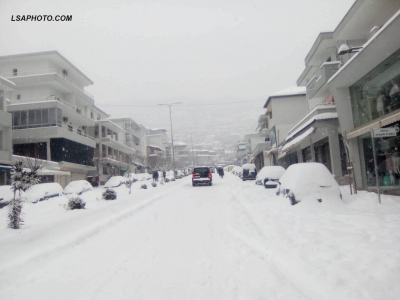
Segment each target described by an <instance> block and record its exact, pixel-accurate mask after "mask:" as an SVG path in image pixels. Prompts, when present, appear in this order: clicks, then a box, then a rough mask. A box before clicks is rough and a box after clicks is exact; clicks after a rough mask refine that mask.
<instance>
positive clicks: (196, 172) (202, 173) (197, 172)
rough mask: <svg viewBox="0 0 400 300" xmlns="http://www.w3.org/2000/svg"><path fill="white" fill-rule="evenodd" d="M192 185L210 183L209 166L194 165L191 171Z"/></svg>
mask: <svg viewBox="0 0 400 300" xmlns="http://www.w3.org/2000/svg"><path fill="white" fill-rule="evenodd" d="M192 185H193V186H196V185H210V186H211V185H212V174H211V171H210V168H209V167H195V168H194V169H193V172H192Z"/></svg>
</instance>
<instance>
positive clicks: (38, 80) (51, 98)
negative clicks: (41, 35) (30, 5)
mask: <svg viewBox="0 0 400 300" xmlns="http://www.w3.org/2000/svg"><path fill="white" fill-rule="evenodd" d="M0 71H1V73H2V76H4V77H6V78H7V79H8V80H9V81H12V82H13V83H14V84H15V88H14V90H13V91H9V92H8V94H7V96H8V98H9V99H10V103H9V104H8V106H7V110H8V111H9V112H11V113H12V129H13V132H12V140H13V141H12V143H13V153H14V154H16V155H22V156H28V157H35V158H39V159H43V160H51V161H55V162H58V163H59V164H60V166H61V168H62V170H65V171H70V172H71V177H72V180H76V179H83V178H85V176H86V173H87V172H88V171H89V170H92V169H93V153H94V149H95V146H96V143H95V141H94V136H93V135H90V133H89V131H88V129H89V128H90V127H93V126H94V125H95V121H96V119H95V116H94V115H93V112H92V107H93V104H94V98H93V96H92V95H90V94H89V93H88V92H87V91H86V90H85V86H88V85H91V84H93V82H92V81H91V80H90V79H89V78H88V77H87V76H86V75H85V74H84V73H82V72H81V71H80V70H79V69H78V68H77V67H75V66H74V65H73V64H72V63H71V62H69V61H68V60H67V59H66V58H64V57H63V56H62V55H61V54H60V53H58V52H57V51H47V52H38V53H28V54H18V55H8V56H2V57H0Z"/></svg>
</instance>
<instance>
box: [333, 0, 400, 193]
mask: <svg viewBox="0 0 400 300" xmlns="http://www.w3.org/2000/svg"><path fill="white" fill-rule="evenodd" d="M366 12H368V13H366ZM399 28H400V1H393V0H381V1H362V0H358V1H356V2H355V3H354V5H353V6H352V7H351V9H350V10H349V12H348V13H347V14H346V16H345V17H344V18H343V20H342V21H341V22H340V24H339V25H338V26H337V28H336V29H335V31H334V32H333V38H334V40H335V47H336V49H337V54H338V56H339V58H340V60H341V64H340V66H341V67H340V69H339V70H338V71H337V72H336V73H335V74H334V75H333V76H332V77H331V78H330V79H329V80H328V88H329V90H330V91H331V92H332V94H333V97H334V99H335V104H336V109H337V112H338V116H339V121H340V128H341V131H342V134H343V136H345V138H346V139H347V140H348V145H349V150H350V159H351V162H352V165H353V168H354V174H355V179H356V183H357V187H358V188H360V189H361V188H363V189H367V190H375V189H376V184H377V181H379V183H380V185H381V188H382V189H383V190H385V191H386V192H388V193H396V194H399V193H400V163H399V162H400V159H399V157H400V150H399V149H400V137H399V135H398V134H397V135H396V136H392V137H380V138H372V137H371V131H372V130H373V129H379V128H388V127H394V128H396V129H397V128H399V127H400V123H399V120H400V30H399ZM372 143H374V144H375V148H376V157H374V156H373V151H372ZM374 160H375V161H376V165H377V168H375V166H374ZM376 174H377V175H376Z"/></svg>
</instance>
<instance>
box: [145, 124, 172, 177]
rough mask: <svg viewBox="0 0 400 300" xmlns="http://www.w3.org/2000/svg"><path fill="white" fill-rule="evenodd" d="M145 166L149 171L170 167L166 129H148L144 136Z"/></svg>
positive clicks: (170, 159) (170, 157)
mask: <svg viewBox="0 0 400 300" xmlns="http://www.w3.org/2000/svg"><path fill="white" fill-rule="evenodd" d="M146 141H147V143H146V157H147V162H146V165H147V166H148V167H149V169H150V170H151V171H154V170H158V169H169V168H171V166H172V155H171V142H170V141H169V139H168V136H167V130H166V129H163V128H161V129H148V130H147V135H146Z"/></svg>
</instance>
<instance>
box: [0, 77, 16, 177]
mask: <svg viewBox="0 0 400 300" xmlns="http://www.w3.org/2000/svg"><path fill="white" fill-rule="evenodd" d="M14 88H15V84H14V83H12V82H11V81H9V80H7V79H5V78H3V77H1V76H0V185H5V184H7V183H8V181H9V180H10V169H11V164H12V162H11V155H12V136H11V135H12V134H11V127H12V126H11V114H10V113H8V112H7V104H6V102H7V100H6V93H8V92H11V91H13V90H14Z"/></svg>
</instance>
